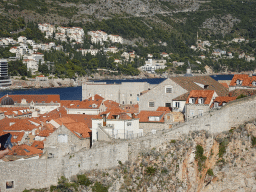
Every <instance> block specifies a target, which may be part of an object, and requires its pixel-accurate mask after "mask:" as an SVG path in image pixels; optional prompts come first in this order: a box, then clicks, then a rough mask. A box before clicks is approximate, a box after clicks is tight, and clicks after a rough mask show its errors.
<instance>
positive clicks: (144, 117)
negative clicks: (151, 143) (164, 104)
mask: <svg viewBox="0 0 256 192" xmlns="http://www.w3.org/2000/svg"><path fill="white" fill-rule="evenodd" d="M165 114H166V112H163V111H141V112H140V113H139V115H137V118H139V119H140V120H139V121H140V123H155V122H157V123H164V115H165ZM149 117H159V118H160V121H149Z"/></svg>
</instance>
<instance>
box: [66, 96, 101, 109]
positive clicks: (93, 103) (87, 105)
mask: <svg viewBox="0 0 256 192" xmlns="http://www.w3.org/2000/svg"><path fill="white" fill-rule="evenodd" d="M103 100H104V98H103V97H101V96H99V95H97V94H96V95H95V96H94V97H90V98H89V99H86V100H83V101H77V102H75V101H74V102H73V103H71V104H70V105H69V106H67V108H69V109H99V107H100V105H101V103H102V102H103Z"/></svg>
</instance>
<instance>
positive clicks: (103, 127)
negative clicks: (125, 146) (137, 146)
mask: <svg viewBox="0 0 256 192" xmlns="http://www.w3.org/2000/svg"><path fill="white" fill-rule="evenodd" d="M141 136H143V130H142V129H140V127H139V119H138V118H135V116H133V117H132V116H130V115H128V114H127V113H125V112H124V111H123V110H122V109H120V108H111V109H109V110H107V111H105V112H103V113H101V114H100V115H98V117H97V118H94V119H92V144H93V143H94V142H96V141H100V140H104V141H110V140H112V139H131V138H136V137H141Z"/></svg>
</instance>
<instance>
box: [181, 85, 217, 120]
mask: <svg viewBox="0 0 256 192" xmlns="http://www.w3.org/2000/svg"><path fill="white" fill-rule="evenodd" d="M217 96H218V95H217V93H216V92H215V91H213V90H192V91H190V93H189V95H188V98H187V100H186V105H185V118H186V119H191V118H194V117H195V116H202V115H203V113H205V112H207V111H209V110H210V106H211V104H212V103H213V101H214V99H215V98H216V97H217Z"/></svg>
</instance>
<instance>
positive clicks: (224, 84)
mask: <svg viewBox="0 0 256 192" xmlns="http://www.w3.org/2000/svg"><path fill="white" fill-rule="evenodd" d="M220 84H221V85H223V86H224V87H226V88H229V86H228V84H227V83H220Z"/></svg>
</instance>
